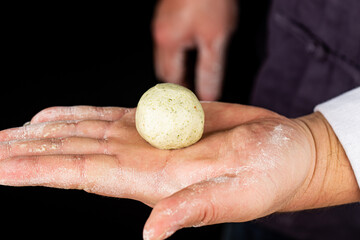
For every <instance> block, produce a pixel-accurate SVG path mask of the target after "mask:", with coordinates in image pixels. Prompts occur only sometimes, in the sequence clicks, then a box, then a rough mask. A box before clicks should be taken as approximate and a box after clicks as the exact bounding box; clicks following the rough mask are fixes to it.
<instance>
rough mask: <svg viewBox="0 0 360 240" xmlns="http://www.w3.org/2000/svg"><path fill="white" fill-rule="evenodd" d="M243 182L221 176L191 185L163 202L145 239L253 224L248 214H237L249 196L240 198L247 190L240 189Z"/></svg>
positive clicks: (158, 205)
mask: <svg viewBox="0 0 360 240" xmlns="http://www.w3.org/2000/svg"><path fill="white" fill-rule="evenodd" d="M243 180H244V179H243V178H238V177H236V176H220V177H216V178H213V179H210V180H206V181H203V182H200V183H197V184H194V185H191V186H189V187H187V188H185V189H182V190H181V191H179V192H177V193H175V194H173V195H172V196H170V197H168V198H165V199H163V200H161V201H160V202H158V203H157V204H156V205H155V207H154V209H153V211H152V213H151V215H150V217H149V219H148V220H147V222H146V224H145V227H144V232H143V237H144V239H145V240H151V239H165V238H168V237H169V236H171V235H172V234H173V233H175V232H176V231H177V230H179V229H181V228H185V227H192V226H193V227H194V226H204V225H210V224H216V223H221V222H227V221H233V220H249V219H247V218H249V216H246V214H243V217H244V218H242V217H241V218H239V217H238V216H237V214H236V213H238V212H239V209H238V208H239V207H241V206H242V205H243V204H242V203H244V204H245V203H246V202H247V200H248V199H246V198H247V197H248V196H249V194H245V196H244V198H241V199H240V198H239V197H236V195H237V193H240V191H239V189H242V190H244V188H243V187H240V186H242V185H243ZM244 186H245V185H244ZM246 186H247V185H246ZM245 192H246V191H245ZM250 195H251V194H250Z"/></svg>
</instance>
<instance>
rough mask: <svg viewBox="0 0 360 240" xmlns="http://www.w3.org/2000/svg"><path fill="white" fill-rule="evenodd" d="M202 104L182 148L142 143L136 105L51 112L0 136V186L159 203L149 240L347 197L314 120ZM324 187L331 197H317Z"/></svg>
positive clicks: (148, 227) (147, 233)
mask: <svg viewBox="0 0 360 240" xmlns="http://www.w3.org/2000/svg"><path fill="white" fill-rule="evenodd" d="M203 108H204V111H205V116H206V120H205V121H206V124H205V134H204V136H203V138H202V139H201V141H199V142H198V143H196V144H194V145H192V146H190V147H187V148H184V149H179V150H159V149H156V148H154V147H152V146H151V145H149V144H148V143H147V142H145V141H144V140H143V139H142V138H141V137H140V136H139V134H138V133H137V131H136V128H135V109H125V108H98V107H87V106H78V107H55V108H49V109H45V110H43V111H41V112H40V113H39V114H37V115H36V116H35V117H34V118H33V119H32V121H31V124H30V125H26V126H24V127H20V128H13V129H7V130H3V131H1V132H0V141H1V143H0V184H3V185H11V186H48V187H56V188H74V189H82V190H85V191H87V192H91V193H96V194H101V195H106V196H112V197H119V198H131V199H136V200H139V201H142V202H144V203H145V204H147V205H150V206H152V207H154V209H153V211H152V214H151V216H150V217H149V219H148V221H147V223H146V226H145V228H144V238H145V239H164V238H166V237H168V236H170V235H171V234H172V233H174V232H175V231H176V230H178V229H180V228H183V227H189V226H200V225H207V224H214V223H221V222H237V221H247V220H252V219H255V218H259V217H262V216H265V215H267V214H270V213H273V212H276V211H289V210H298V209H304V208H309V206H310V207H314V206H319V203H321V202H322V201H326V199H327V198H326V197H324V196H322V195H321V194H320V193H328V192H329V193H331V194H334V195H335V196H336V197H338V196H341V197H342V198H343V199H346V201H348V198H347V197H346V194H345V193H347V192H346V188H347V187H348V186H349V187H352V185H351V183H355V185H356V181H355V180H354V179H352V182H351V181H349V179H348V178H345V177H344V176H343V175H342V178H341V179H340V178H335V181H329V180H327V179H325V178H324V172H325V173H327V174H329V173H331V172H334V173H338V172H340V173H345V172H346V171H345V170H342V169H339V167H338V164H337V162H336V164H335V166H337V167H336V168H335V169H334V170H333V171H332V168H331V166H332V165H333V164H332V163H331V162H330V163H328V162H325V165H324V164H322V163H321V162H319V161H318V160H317V159H323V158H321V157H319V155H318V154H317V151H319V149H321V147H322V145H321V144H316V148H315V143H314V138H313V134H311V131H310V130H309V127H308V126H310V125H311V124H310V123H312V122H316V121H313V120H311V119H310V120H309V119H308V120H306V119H295V120H290V119H287V118H285V117H282V116H279V115H277V114H275V113H273V112H270V111H267V110H265V109H261V108H255V107H250V106H242V105H236V104H225V103H216V102H213V103H203ZM318 115H319V114H318ZM318 115H314V116H312V117H313V118H314V119H318V118H319V116H318ZM305 120H306V121H307V123H306V124H305V122H306V121H305ZM320 122H321V121H320ZM322 138H323V139H327V138H324V137H322ZM325 147H326V146H325ZM315 150H317V151H315ZM331 151H332V150H331ZM324 154H325V155H326V156H329V154H328V152H326V153H324ZM337 154H338V155H337V157H339V156H342V155H339V154H340V152H337ZM343 155H345V154H343ZM315 166H317V168H318V169H320V170H319V171H315V170H316V168H315ZM324 166H325V167H324ZM339 166H341V167H344V166H346V164H340V165H339ZM350 172H351V168H350ZM352 178H354V177H353V176H352ZM314 179H315V180H316V179H318V180H316V181H315V180H314ZM324 179H325V180H326V181H325V180H324ZM344 181H345V182H346V184H344ZM316 183H320V184H316ZM324 183H326V184H329V186H331V188H332V189H331V191H320V190H321V189H322V187H324V186H326V184H324ZM338 184H339V185H340V188H336V186H338ZM319 189H320V190H319ZM339 189H340V190H341V194H339V191H338V190H339ZM356 189H357V190H358V188H357V187H356ZM336 197H335V198H336ZM335 198H334V197H332V198H331V200H332V201H334V200H333V199H335ZM342 201H344V200H342ZM339 202H341V201H339ZM313 203H315V204H313ZM337 203H338V202H337ZM307 204H308V205H307ZM316 204H318V205H316Z"/></svg>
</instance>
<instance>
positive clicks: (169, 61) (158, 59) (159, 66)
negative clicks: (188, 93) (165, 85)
mask: <svg viewBox="0 0 360 240" xmlns="http://www.w3.org/2000/svg"><path fill="white" fill-rule="evenodd" d="M184 57H185V49H182V48H180V47H173V46H171V47H168V46H157V47H156V49H155V71H156V74H157V76H158V78H159V79H161V80H162V81H165V82H170V83H176V84H182V83H183V77H184V76H183V75H184Z"/></svg>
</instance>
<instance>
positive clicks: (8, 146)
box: [0, 137, 114, 160]
mask: <svg viewBox="0 0 360 240" xmlns="http://www.w3.org/2000/svg"><path fill="white" fill-rule="evenodd" d="M112 145H113V144H112V141H110V140H107V139H94V138H79V137H69V138H48V139H40V140H29V141H12V142H6V143H1V144H0V160H1V159H7V158H11V157H18V156H34V155H38V156H39V155H55V154H66V155H70V154H80V155H81V154H109V155H111V154H112V153H113V152H114V149H113V148H114V147H112Z"/></svg>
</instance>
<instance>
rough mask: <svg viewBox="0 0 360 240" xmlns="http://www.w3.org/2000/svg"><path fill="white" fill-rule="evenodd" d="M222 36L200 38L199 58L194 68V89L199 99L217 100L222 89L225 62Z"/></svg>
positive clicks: (224, 42) (224, 41)
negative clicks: (210, 39)
mask: <svg viewBox="0 0 360 240" xmlns="http://www.w3.org/2000/svg"><path fill="white" fill-rule="evenodd" d="M225 45H226V40H225V38H224V37H218V38H215V40H212V41H208V40H200V42H199V58H198V63H197V68H196V91H197V93H198V95H199V98H200V99H201V100H205V101H214V100H218V99H219V97H220V94H221V90H222V80H223V79H222V78H223V72H224V62H225V58H224V56H225Z"/></svg>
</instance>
